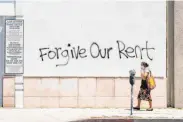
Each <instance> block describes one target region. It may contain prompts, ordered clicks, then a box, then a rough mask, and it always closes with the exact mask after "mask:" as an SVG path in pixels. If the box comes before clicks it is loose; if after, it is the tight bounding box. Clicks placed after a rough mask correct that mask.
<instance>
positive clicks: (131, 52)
mask: <svg viewBox="0 0 183 122" xmlns="http://www.w3.org/2000/svg"><path fill="white" fill-rule="evenodd" d="M116 42H117V44H118V52H119V58H120V59H121V58H122V55H123V56H125V57H126V58H138V55H137V52H139V53H140V58H141V59H143V55H142V51H146V54H147V57H148V59H149V60H151V61H152V60H153V58H151V57H150V56H149V50H155V48H153V47H152V48H149V47H148V41H146V47H145V48H141V47H140V46H139V45H135V47H134V48H133V47H127V48H126V45H125V43H124V42H123V41H119V40H117V41H116Z"/></svg>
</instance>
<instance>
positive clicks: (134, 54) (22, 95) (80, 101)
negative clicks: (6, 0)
mask: <svg viewBox="0 0 183 122" xmlns="http://www.w3.org/2000/svg"><path fill="white" fill-rule="evenodd" d="M12 4H13V3H12ZM14 6H16V7H14V8H15V9H13V11H14V12H13V14H14V15H12V16H16V17H15V18H16V20H15V18H13V17H12V18H6V17H5V16H3V17H1V23H0V24H1V25H0V27H1V28H2V32H1V36H2V37H1V47H2V45H3V47H4V50H5V52H3V50H1V51H2V52H1V54H6V55H5V56H4V55H1V60H2V61H4V60H5V61H6V62H4V63H2V65H1V66H2V68H1V70H2V71H3V72H4V73H3V74H2V79H3V96H2V98H3V106H4V107H15V106H16V107H24V108H35V107H37V108H47V107H48V108H59V107H77V108H86V107H92V108H101V107H102V108H104V107H107V108H110V107H111V108H128V107H129V106H130V88H131V86H130V84H129V70H131V69H135V70H136V77H137V78H136V81H135V86H134V97H135V98H136V97H137V94H138V91H139V88H140V83H141V80H140V63H141V62H142V61H146V62H148V63H149V65H150V68H151V70H152V72H153V74H154V76H155V79H156V83H157V87H156V89H155V90H153V91H152V97H153V107H154V108H166V107H167V93H168V92H167V41H166V37H167V20H166V10H167V8H166V7H167V6H166V2H163V1H161V2H160V1H159V2H127V1H126V2H125V1H117V2H112V1H108V2H107V1H102V0H101V1H87V2H84V1H77V2H73V1H54V2H51V1H47V2H20V1H19V2H18V1H17V2H16V4H15V3H14ZM10 17H11V16H10ZM10 19H11V20H10ZM12 19H13V20H12ZM14 20H15V21H14ZM12 23H14V24H12ZM17 26H18V28H16V27H17ZM13 30H16V34H15V31H13ZM3 32H6V33H3ZM12 33H14V34H15V35H16V39H17V40H19V42H17V43H11V41H14V40H13V38H12V37H11V36H12V35H11V34H12ZM17 33H18V34H17ZM14 38H15V37H14ZM8 39H9V42H8V41H6V40H8ZM3 41H4V42H6V43H2V42H3ZM10 44H14V50H13V49H12V50H13V51H15V52H16V51H17V50H18V51H17V53H15V52H13V54H12V52H11V51H12V50H8V49H10V47H11V48H12V45H11V46H10ZM15 47H16V49H15ZM1 49H3V48H1ZM13 62H15V63H13ZM136 102H137V101H136V99H135V102H134V104H136ZM142 104H143V107H146V106H147V104H146V102H144V103H142Z"/></svg>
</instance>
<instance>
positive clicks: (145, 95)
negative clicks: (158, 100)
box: [137, 88, 152, 101]
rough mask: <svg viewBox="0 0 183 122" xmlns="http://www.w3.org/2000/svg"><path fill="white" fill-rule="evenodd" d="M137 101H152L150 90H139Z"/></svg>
mask: <svg viewBox="0 0 183 122" xmlns="http://www.w3.org/2000/svg"><path fill="white" fill-rule="evenodd" d="M137 99H140V100H145V101H152V99H151V90H149V89H142V88H141V89H140V91H139V94H138V97H137Z"/></svg>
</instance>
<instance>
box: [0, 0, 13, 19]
mask: <svg viewBox="0 0 183 122" xmlns="http://www.w3.org/2000/svg"><path fill="white" fill-rule="evenodd" d="M14 15H15V12H14V3H13V2H1V1H0V16H14Z"/></svg>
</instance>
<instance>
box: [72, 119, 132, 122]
mask: <svg viewBox="0 0 183 122" xmlns="http://www.w3.org/2000/svg"><path fill="white" fill-rule="evenodd" d="M71 122H133V120H128V119H86V120H77V121H71Z"/></svg>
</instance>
